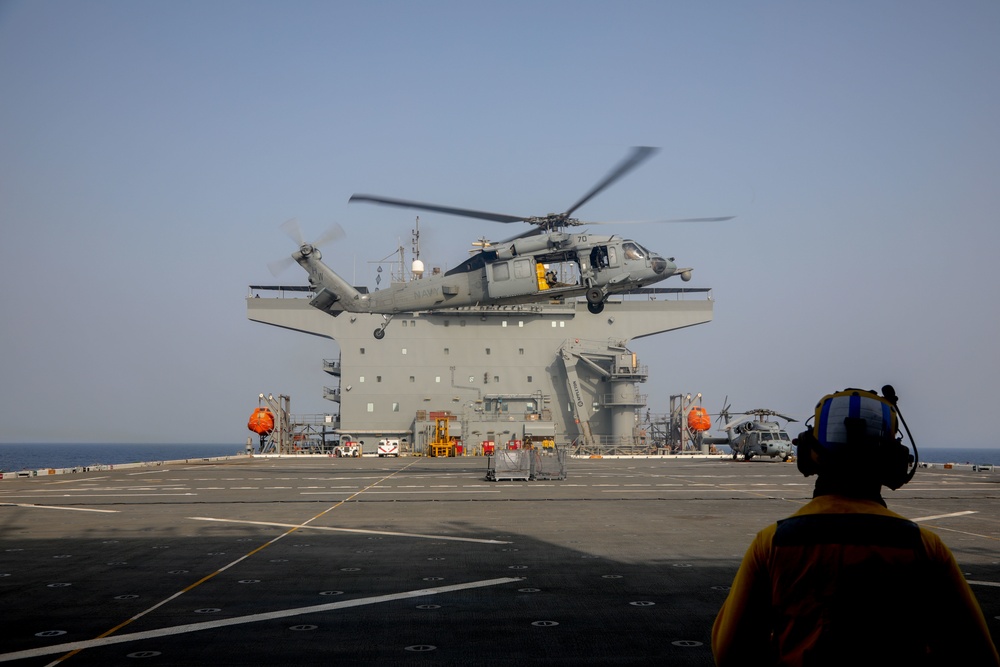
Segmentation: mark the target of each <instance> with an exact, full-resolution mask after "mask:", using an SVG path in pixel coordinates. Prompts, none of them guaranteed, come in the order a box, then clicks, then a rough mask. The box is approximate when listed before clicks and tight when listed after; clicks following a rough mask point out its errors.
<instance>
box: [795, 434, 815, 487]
mask: <svg viewBox="0 0 1000 667" xmlns="http://www.w3.org/2000/svg"><path fill="white" fill-rule="evenodd" d="M792 444H793V445H795V447H796V453H795V466H796V467H797V468H798V469H799V472H800V473H802V474H803V475H804V476H806V477H811V476H813V475H815V474H816V473H818V472H819V466H818V465H817V463H816V455H817V452H816V447H815V446H816V445H817V444H818V443H817V442H816V437H815V436H814V435H813V433H812V431H802V433H799V435H798V437H797V438H795V439H794V440H792Z"/></svg>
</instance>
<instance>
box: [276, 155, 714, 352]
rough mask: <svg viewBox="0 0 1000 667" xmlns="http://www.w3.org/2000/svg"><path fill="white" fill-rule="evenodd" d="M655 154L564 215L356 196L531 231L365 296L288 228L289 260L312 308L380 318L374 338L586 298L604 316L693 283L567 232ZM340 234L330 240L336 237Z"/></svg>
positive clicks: (649, 258)
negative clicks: (409, 323)
mask: <svg viewBox="0 0 1000 667" xmlns="http://www.w3.org/2000/svg"><path fill="white" fill-rule="evenodd" d="M655 151H656V149H655V148H650V147H646V146H641V147H636V148H633V149H632V151H631V153H630V154H629V155H628V156H627V157H626V158H625V159H624V160H623V161H622V162H621V163H619V164H618V166H616V167H615V168H614V169H613V170H612V171H611V172H610V173H609V174H608V175H607V176H605V178H604V179H603V180H601V181H600V182H599V183H598V184H597V185H595V186H594V187H593V188H591V189H590V191H589V192H587V194H586V195H584V196H583V197H582V198H581V199H580V200H579V201H577V202H576V203H575V204H573V205H572V206H570V207H569V208H568V209H567V210H566V211H565V212H563V213H552V214H549V215H546V216H541V217H529V216H516V215H506V214H502V213H489V212H486V211H475V210H470V209H460V208H452V207H446V206H438V205H435V204H425V203H421V202H414V201H407V200H402V199H392V198H388V197H377V196H374V195H361V194H355V195H353V196H352V197H351V198H350V201H351V202H369V203H375V204H382V205H387V206H397V207H403V208H411V209H420V210H425V211H434V212H437V213H445V214H449V215H458V216H464V217H471V218H479V219H483V220H491V221H494V222H501V223H512V222H526V223H529V224H531V225H533V226H534V227H533V228H532V229H530V230H528V231H526V232H524V233H521V234H518V235H517V236H514V237H512V238H510V239H507V240H505V241H501V242H497V243H492V242H486V241H482V242H480V243H479V244H478V245H479V249H478V250H477V251H475V252H474V254H473V255H472V256H471V257H469V258H468V259H467V260H465V261H464V262H462V263H461V264H459V265H458V266H456V267H455V268H453V269H451V270H449V271H446V272H444V273H443V274H438V275H433V276H424V277H422V278H421V279H418V280H412V281H409V282H403V283H395V284H392V285H391V286H389V287H388V288H385V289H382V290H376V291H375V292H372V293H368V292H367V291H362V290H359V289H357V288H355V287H354V286H352V285H350V284H349V283H348V282H347V281H345V280H344V279H343V278H341V277H340V276H339V275H337V274H336V273H334V272H333V271H332V270H331V269H330V268H329V267H328V266H326V265H325V264H324V263H323V262H322V261H321V258H322V255H321V254H320V252H319V250H318V249H317V248H316V246H317V245H319V244H318V243H306V242H305V241H304V240H303V239H302V238H301V234H299V233H298V230H297V228H294V229H286V231H288V232H289V234H290V235H291V236H292V237H293V239H295V240H296V242H297V243H298V244H299V249H298V251H296V252H295V253H293V254H292V256H291V260H294V261H295V262H298V263H299V264H300V265H301V266H302V267H303V268H304V269H305V270H306V272H307V273H308V274H309V282H310V285H311V286H312V288H313V290H314V291H315V292H316V295H315V296H314V297H313V298H312V300H311V301H310V304H311V305H312V306H314V307H316V308H318V309H320V310H322V311H324V312H327V313H329V314H331V315H334V316H336V315H339V314H340V313H341V312H344V311H348V312H363V313H377V314H381V315H382V317H383V323H382V324H381V326H379V327H378V328H377V329H375V332H374V335H375V338H376V339H379V340H381V339H382V338H383V337H384V336H385V329H386V327H387V326H388V325H389V322H390V321H391V319H392V317H393V315H395V314H396V313H410V312H419V311H425V310H437V309H442V308H459V307H466V306H481V305H504V304H521V303H529V302H533V301H546V300H551V299H565V298H571V297H577V296H581V295H584V296H586V299H587V308H588V310H589V311H590V312H591V313H595V314H596V313H600V312H601V311H602V310H604V303H605V301H606V300H607V298H608V296H610V295H611V294H615V293H620V292H626V291H630V290H635V289H638V288H643V287H645V286H647V285H651V284H653V283H657V282H660V281H661V280H665V279H667V278H669V277H670V276H673V275H679V276H680V277H681V280H683V281H689V280H690V279H691V271H692V269H691V268H678V266H677V264H675V263H674V258H673V257H670V258H664V257H661V256H660V255H658V254H656V253H654V252H651V251H650V250H647V249H646V248H644V247H643V246H642V245H640V244H639V243H637V242H635V241H632V240H630V239H625V238H622V237H619V236H617V235H611V236H601V235H596V234H591V233H589V232H588V231H583V232H572V233H571V232H569V231H566V229H568V228H569V227H576V226H581V225H592V224H601V223H591V222H581V221H580V220H578V219H576V218H573V217H571V216H572V214H573V213H574V212H575V211H576V210H577V209H578V208H580V207H581V206H583V205H584V204H585V203H587V202H588V201H590V199H592V198H593V197H594V196H595V195H597V194H598V193H599V192H601V191H602V190H604V189H605V188H607V187H608V186H610V185H611V184H612V183H614V182H615V181H617V180H618V179H620V178H621V177H622V176H624V175H625V174H626V173H628V172H629V171H631V170H632V169H634V168H635V167H637V166H638V165H639V164H640V163H642V162H643V161H645V160H646V159H647V158H648V157H649V156H650V155H652V154H653V153H654V152H655ZM732 217H733V216H725V217H716V218H688V219H683V220H664V221H662V222H711V221H722V220H730V219H732ZM338 234H339V232H334V233H333V234H331V235H330V236H331V238H332V237H333V236H336V235H338Z"/></svg>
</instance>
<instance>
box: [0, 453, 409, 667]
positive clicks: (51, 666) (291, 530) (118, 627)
mask: <svg viewBox="0 0 1000 667" xmlns="http://www.w3.org/2000/svg"><path fill="white" fill-rule="evenodd" d="M416 463H417V462H416V461H413V462H412V463H408V464H407V465H405V466H403V467H402V468H400V469H399V470H396V471H394V472H392V473H389V474H388V475H386V476H385V477H383V478H382V479H380V480H378V481H376V482H373V483H372V484H370V485H369V486H366V487H365V488H364V489H361V490H360V491H358V492H356V493H354V494H353V495H352V496H350V497H349V498H347V499H346V500H341V501H339V502H337V503H334V504H333V505H330V506H329V507H327V508H326V509H325V510H323V511H322V512H320V513H319V514H316V515H315V516H314V517H312V518H311V519H308V520H307V521H304V522H303V523H302V524H300V525H295V526H294V527H292V528H289V529H288V530H287V531H285V532H284V533H282V534H281V535H278V536H277V537H275V538H273V539H271V540H268V541H267V542H265V543H264V544H262V545H260V546H259V547H257V548H256V549H252V550H251V551H248V552H247V553H245V554H244V555H242V556H240V557H239V558H237V559H236V560H234V561H233V562H231V563H229V564H228V565H224V566H223V567H220V568H219V569H218V570H216V571H215V572H212V573H211V574H207V575H205V576H204V577H202V578H201V579H199V580H198V581H196V582H194V583H193V584H191V585H190V586H188V587H186V588H182V589H181V590H179V591H177V592H176V593H174V594H173V595H170V596H169V597H167V598H165V599H163V600H161V601H160V602H158V603H156V604H154V605H153V606H152V607H149V608H148V609H145V610H144V611H141V612H139V613H138V614H136V615H135V616H132V617H131V618H127V619H125V620H124V621H122V622H121V623H119V624H118V625H116V626H115V627H113V628H111V629H110V630H107V631H106V632H104V633H102V634H100V635H98V636H97V639H99V640H100V639H106V638H107V637H109V636H110V635H113V634H114V633H116V632H118V631H119V630H121V629H122V628H124V627H125V626H127V625H129V624H130V623H132V622H134V621H136V620H138V619H140V618H142V617H143V616H145V615H146V614H148V613H150V612H152V611H154V610H156V609H159V608H160V607H162V606H163V605H165V604H167V603H168V602H171V601H173V600H176V599H177V598H179V597H180V596H181V595H184V594H185V593H187V592H188V591H190V590H193V589H194V588H197V587H198V586H200V585H202V584H203V583H205V582H206V581H208V580H210V579H212V578H213V577H215V576H216V575H218V574H221V573H222V572H225V571H226V570H228V569H229V568H231V567H233V566H234V565H237V564H238V563H242V562H243V561H244V560H246V559H247V558H250V557H251V556H253V555H254V554H256V553H258V552H260V551H263V550H264V549H266V548H267V547H269V546H271V545H272V544H274V543H275V542H277V541H278V540H280V539H282V538H284V537H287V536H289V535H291V534H292V533H294V532H295V531H297V530H299V529H300V528H304V527H306V526H307V525H308V524H310V523H312V522H313V521H315V520H316V519H319V518H320V517H322V516H323V515H325V514H327V513H329V512H332V511H333V510H335V509H337V508H338V507H340V506H342V505H344V504H346V503H348V502H349V501H350V500H351V499H353V498H354V497H355V496H358V495H360V494H362V493H364V492H365V491H366V490H367V489H370V488H371V487H373V486H375V485H376V484H378V483H379V482H383V481H385V480H387V479H389V478H390V477H393V476H394V475H397V474H399V473H400V472H403V471H404V470H406V469H407V468H409V467H410V466H413V465H416ZM185 495H192V496H193V495H197V494H194V493H191V494H185ZM91 641H93V640H91ZM84 648H86V647H83V648H77V649H69V651H70V652H69V653H67V654H65V655H62V656H60V657H58V658H56V659H55V660H54V661H53V662H51V663H49V664H48V665H46V667H54V666H55V665H58V664H59V663H61V662H63V661H65V660H66V659H68V658H71V657H73V656H74V655H76V654H77V653H79V652H80V651H82V650H83V649H84ZM3 659H4V658H3V656H2V655H0V662H2V661H3Z"/></svg>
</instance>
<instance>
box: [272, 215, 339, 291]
mask: <svg viewBox="0 0 1000 667" xmlns="http://www.w3.org/2000/svg"><path fill="white" fill-rule="evenodd" d="M281 230H282V231H283V232H285V234H287V235H288V237H289V238H290V239H292V241H294V242H295V244H296V245H297V246H298V247H299V252H301V253H303V254H308V253H310V252H312V251H314V250H316V249H317V248H318V247H320V246H323V245H326V244H327V243H332V242H333V241H336V240H338V239H341V238H343V237H344V236H346V232H344V228H343V227H341V226H340V225H339V224H337V223H333V225H332V226H331V227H330V228H329V229H327V230H326V231H325V232H323V233H322V234H320V236H319V237H318V238H317V239H316V240H315V241H313V242H312V243H308V242H306V240H305V237H303V236H302V229H301V228H300V227H299V221H298V219H296V218H291V219H289V220H286V221H285V222H283V223H281ZM292 264H295V257H294V256H292V255H290V256H288V257H283V258H281V259H279V260H275V261H273V262H268V264H267V268H268V270H270V272H271V275H273V276H274V277H275V278H277V277H278V276H279V275H280V274H281V273H283V272H284V271H286V270H287V269H288V267H290V266H291V265H292Z"/></svg>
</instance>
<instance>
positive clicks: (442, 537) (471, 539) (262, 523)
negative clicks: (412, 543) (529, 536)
mask: <svg viewBox="0 0 1000 667" xmlns="http://www.w3.org/2000/svg"><path fill="white" fill-rule="evenodd" d="M188 518H189V519H191V520H192V521H218V522H220V523H243V524H250V525H252V526H275V527H277V528H308V529H310V530H328V531H331V532H335V533H361V534H363V535H391V536H393V537H416V538H419V539H424V540H451V541H453V542H477V543H479V544H510V542H504V541H502V540H484V539H479V538H476V537H454V536H451V535H424V534H421V533H399V532H395V531H391V530H367V529H364V528H334V527H331V526H307V525H305V524H298V523H276V522H272V521H249V520H246V519H216V518H213V517H208V516H189V517H188Z"/></svg>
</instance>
